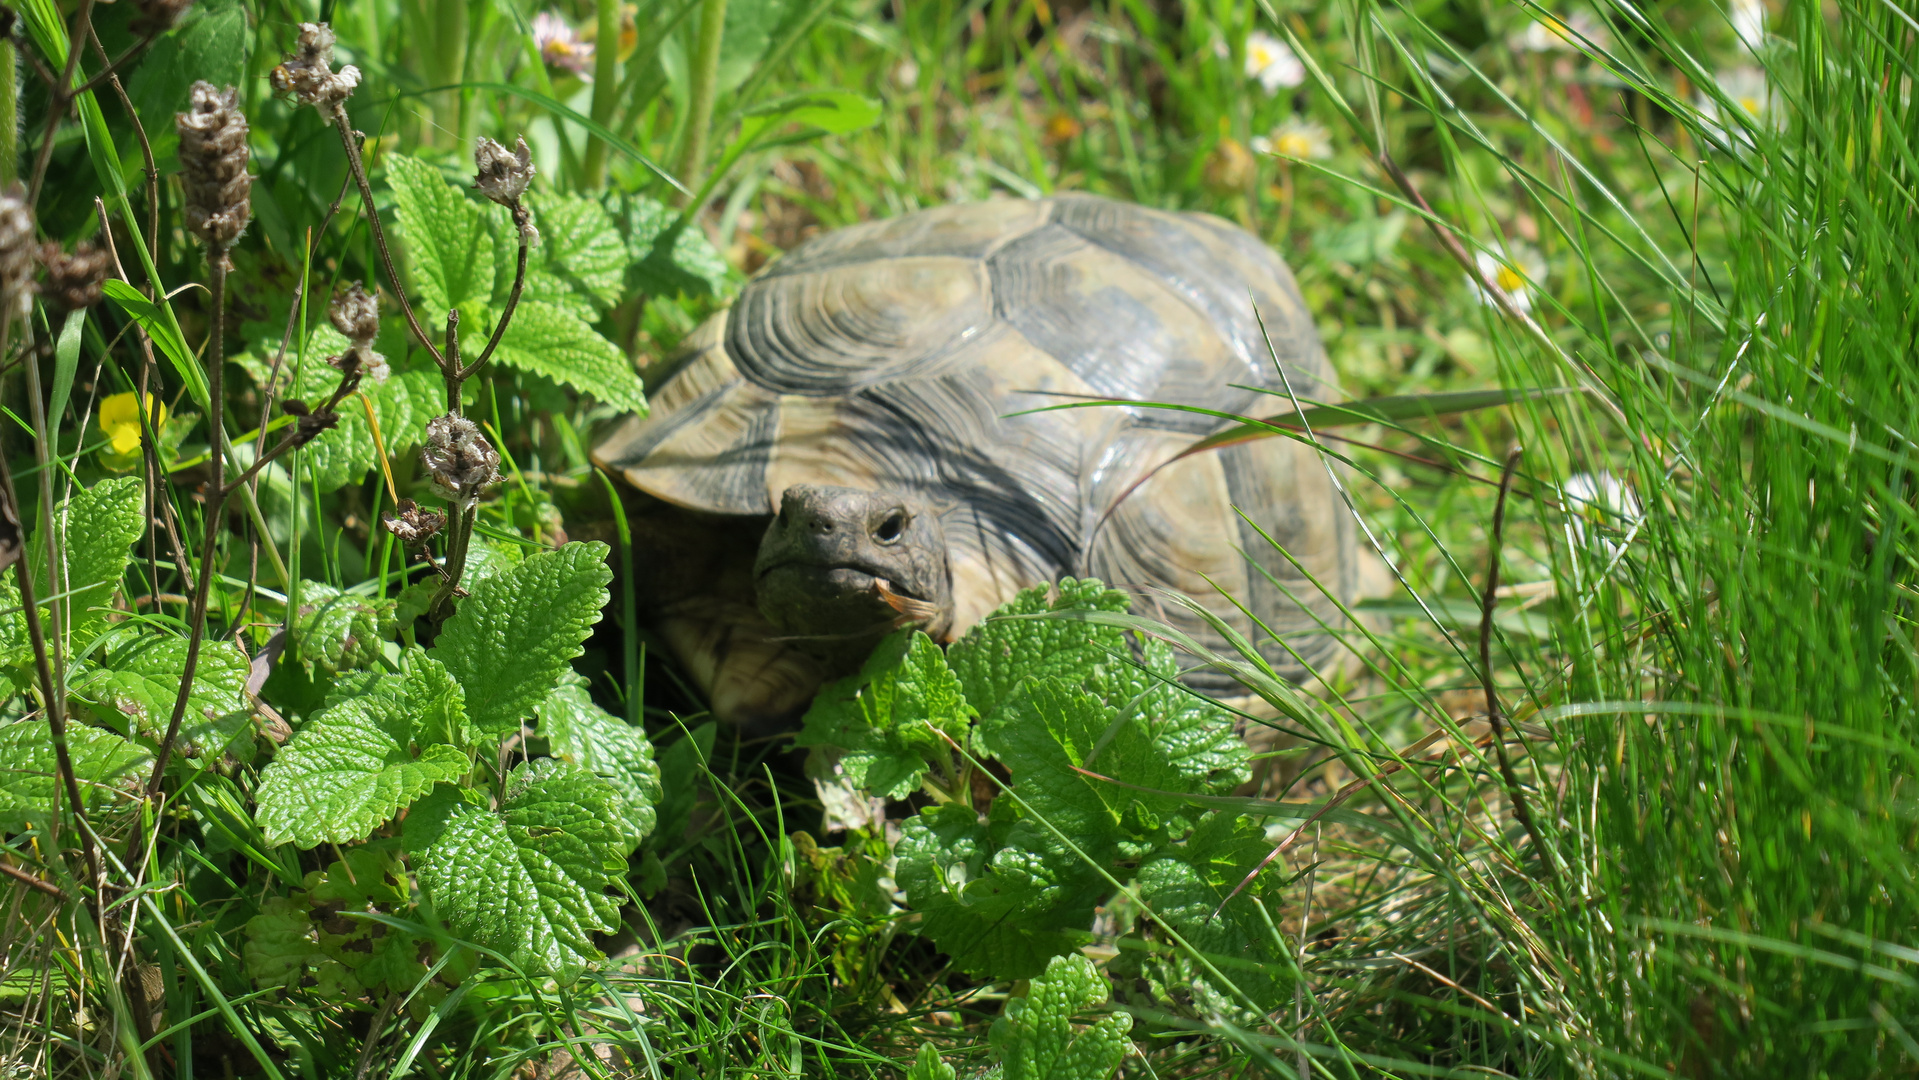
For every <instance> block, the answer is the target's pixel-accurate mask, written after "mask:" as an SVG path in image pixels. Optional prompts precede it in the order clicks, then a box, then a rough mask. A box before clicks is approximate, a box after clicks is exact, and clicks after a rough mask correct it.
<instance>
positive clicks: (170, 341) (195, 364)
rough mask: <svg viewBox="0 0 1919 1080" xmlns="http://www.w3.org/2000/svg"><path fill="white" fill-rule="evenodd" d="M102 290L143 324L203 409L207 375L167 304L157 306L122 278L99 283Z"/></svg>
mask: <svg viewBox="0 0 1919 1080" xmlns="http://www.w3.org/2000/svg"><path fill="white" fill-rule="evenodd" d="M100 288H101V290H102V291H104V292H105V293H106V295H107V298H108V299H110V300H112V301H113V302H114V303H115V304H118V305H120V309H121V310H122V311H125V312H126V313H127V315H128V317H129V318H131V319H132V320H133V321H134V322H137V323H139V324H140V328H141V329H142V330H145V331H146V332H147V336H148V337H150V338H152V339H153V344H154V346H155V347H156V348H158V349H159V350H160V351H161V352H162V353H164V354H165V355H166V358H167V359H168V360H170V361H172V362H173V370H175V371H176V372H179V374H180V377H181V378H182V379H183V380H185V381H186V384H187V386H188V388H190V389H191V390H192V391H193V400H195V401H196V402H200V403H202V405H203V406H204V403H205V402H206V400H207V384H206V374H205V373H204V372H202V371H201V370H200V362H199V361H198V360H197V359H195V358H194V355H193V350H192V349H189V348H187V339H186V338H184V337H182V336H181V335H180V329H179V327H178V326H176V325H175V324H174V322H173V320H172V318H171V316H170V315H169V314H168V311H167V307H166V305H164V304H156V303H154V302H153V301H151V300H149V299H147V298H146V297H144V296H142V295H140V290H138V289H136V288H134V287H133V286H131V285H129V284H127V283H126V282H124V281H121V280H120V279H119V278H108V279H107V280H105V281H103V282H101V283H100Z"/></svg>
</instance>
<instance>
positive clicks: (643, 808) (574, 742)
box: [539, 681, 660, 845]
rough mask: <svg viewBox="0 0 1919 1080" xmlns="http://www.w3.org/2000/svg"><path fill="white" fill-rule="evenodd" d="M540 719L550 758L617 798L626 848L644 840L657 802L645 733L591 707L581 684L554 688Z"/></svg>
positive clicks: (542, 706) (657, 775) (656, 779)
mask: <svg viewBox="0 0 1919 1080" xmlns="http://www.w3.org/2000/svg"><path fill="white" fill-rule="evenodd" d="M539 717H540V733H541V734H543V735H545V736H546V742H547V747H548V748H549V749H550V750H551V751H552V754H553V756H554V757H556V758H559V759H560V760H561V761H567V762H571V763H573V764H575V765H578V766H580V767H581V768H583V769H586V770H587V771H588V772H591V773H592V774H593V775H595V776H597V777H599V778H600V779H602V780H604V781H606V782H607V783H608V784H611V785H612V786H613V790H614V791H616V792H618V793H619V796H620V805H621V807H622V808H623V810H624V813H622V814H621V815H620V828H621V832H622V833H624V834H625V836H626V840H627V842H628V843H629V844H634V845H637V844H638V843H639V842H640V841H642V840H644V839H646V838H647V836H648V835H650V834H651V833H652V832H653V826H654V823H655V816H656V811H655V809H654V808H655V807H657V806H658V805H659V802H660V767H659V765H657V764H656V763H655V762H654V761H653V744H652V743H650V742H648V741H647V740H646V733H645V732H643V731H641V730H640V729H639V728H636V727H634V726H633V725H631V724H629V723H627V722H626V721H624V720H622V719H620V718H619V717H617V716H614V715H613V714H612V713H609V712H607V711H606V710H605V709H602V708H600V707H599V706H598V705H595V704H594V703H593V695H592V694H590V693H588V692H587V689H586V686H585V684H584V682H581V681H569V682H566V683H563V684H562V685H560V686H558V687H556V688H554V690H553V692H552V693H550V694H548V695H547V698H546V700H545V701H543V702H541V703H540V707H539Z"/></svg>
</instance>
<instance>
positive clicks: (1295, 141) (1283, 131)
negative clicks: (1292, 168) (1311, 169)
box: [1252, 116, 1333, 161]
mask: <svg viewBox="0 0 1919 1080" xmlns="http://www.w3.org/2000/svg"><path fill="white" fill-rule="evenodd" d="M1252 148H1253V150H1254V151H1255V152H1257V153H1261V154H1277V155H1279V156H1280V157H1284V158H1297V159H1299V160H1301V161H1313V160H1316V159H1319V158H1324V157H1331V156H1332V153H1333V138H1332V133H1331V132H1329V131H1327V130H1326V128H1325V127H1324V126H1322V125H1320V124H1315V123H1313V122H1312V121H1311V120H1302V119H1300V118H1299V117H1297V116H1295V117H1293V118H1291V119H1289V120H1287V121H1286V122H1285V123H1283V124H1281V125H1279V126H1278V127H1276V128H1274V129H1273V130H1272V132H1271V133H1269V134H1266V135H1255V136H1253V139H1252Z"/></svg>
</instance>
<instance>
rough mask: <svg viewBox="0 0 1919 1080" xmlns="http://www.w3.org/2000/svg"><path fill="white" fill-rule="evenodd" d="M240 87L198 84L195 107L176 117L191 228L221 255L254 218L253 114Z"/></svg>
mask: <svg viewBox="0 0 1919 1080" xmlns="http://www.w3.org/2000/svg"><path fill="white" fill-rule="evenodd" d="M239 103H240V91H239V90H237V89H235V88H234V87H231V86H229V87H227V88H226V89H225V90H216V89H214V87H213V84H212V83H209V82H196V83H194V84H193V107H192V108H191V109H189V110H187V111H186V112H183V113H181V114H179V115H178V116H176V117H174V121H173V125H174V127H175V128H177V129H179V132H180V150H179V155H180V170H181V172H182V173H183V174H184V175H183V179H184V181H185V187H186V219H187V230H188V231H189V232H191V233H193V235H195V236H197V237H199V238H200V239H201V240H202V241H204V242H205V243H206V245H207V247H208V249H209V250H211V251H213V252H215V253H216V257H217V258H222V259H224V258H225V257H226V254H225V253H226V249H227V248H229V247H232V246H233V242H234V241H235V240H238V239H239V238H240V232H241V230H243V229H245V228H246V227H247V221H248V219H249V218H251V217H252V216H253V204H252V202H251V201H250V198H249V196H250V194H251V192H252V190H253V177H252V176H250V175H248V173H247V118H246V117H245V116H244V115H242V114H241V112H240V110H239V108H238V106H239Z"/></svg>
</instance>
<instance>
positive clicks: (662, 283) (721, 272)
mask: <svg viewBox="0 0 1919 1080" xmlns="http://www.w3.org/2000/svg"><path fill="white" fill-rule="evenodd" d="M614 217H615V220H616V221H617V222H618V224H619V227H620V231H621V232H622V233H623V234H625V236H626V249H627V258H628V260H629V263H628V272H629V274H630V276H631V278H632V282H633V285H634V287H636V288H638V289H639V290H640V291H642V292H644V293H647V294H648V295H651V296H679V295H682V294H684V295H687V296H718V295H721V294H723V293H724V292H725V291H726V289H727V287H728V286H729V285H730V284H731V282H732V275H733V269H732V267H730V266H728V265H727V262H726V259H725V257H724V256H722V255H721V254H720V252H719V249H717V248H715V247H714V246H713V243H712V241H710V240H708V239H707V238H706V233H705V232H703V231H701V230H700V229H697V228H692V227H686V226H681V225H680V224H679V221H680V213H679V211H677V210H674V209H672V208H671V207H669V206H667V205H666V204H665V203H663V202H661V201H659V200H658V199H655V198H652V197H650V196H646V195H622V196H620V201H619V203H618V204H617V205H616V208H615V210H614Z"/></svg>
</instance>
